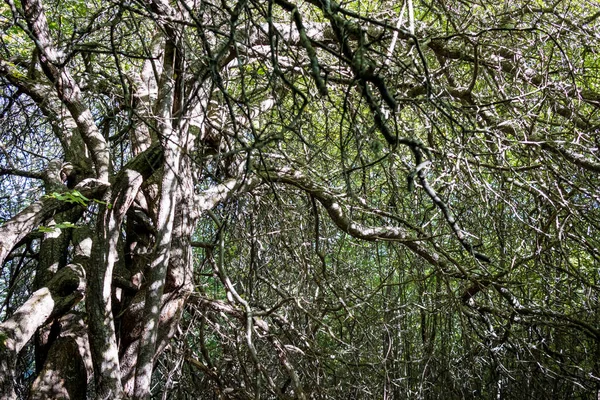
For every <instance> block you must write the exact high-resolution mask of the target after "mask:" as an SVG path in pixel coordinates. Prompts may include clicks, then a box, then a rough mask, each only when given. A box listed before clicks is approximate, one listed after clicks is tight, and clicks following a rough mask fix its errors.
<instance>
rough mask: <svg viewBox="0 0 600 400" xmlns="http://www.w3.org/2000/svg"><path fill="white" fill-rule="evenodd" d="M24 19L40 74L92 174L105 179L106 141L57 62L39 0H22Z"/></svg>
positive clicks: (106, 179) (71, 81)
mask: <svg viewBox="0 0 600 400" xmlns="http://www.w3.org/2000/svg"><path fill="white" fill-rule="evenodd" d="M22 4H23V10H24V11H25V18H26V19H27V24H28V26H29V29H30V31H31V35H32V36H33V38H34V39H35V42H36V46H37V49H38V51H39V58H40V62H41V65H42V69H43V70H44V73H45V74H46V75H47V76H48V78H49V79H50V80H51V81H52V82H53V83H54V86H55V87H56V91H57V93H58V97H59V98H60V99H61V101H62V102H63V103H64V104H65V106H66V107H67V109H68V110H69V112H70V113H71V115H72V116H73V119H74V120H75V123H76V124H77V127H78V128H79V133H80V134H81V136H82V138H83V141H84V142H85V144H86V146H87V147H88V149H89V150H90V152H91V154H92V161H93V162H94V166H95V168H96V177H97V178H98V179H100V180H101V181H104V182H108V173H109V161H110V158H109V151H108V147H107V145H106V140H104V137H103V136H102V134H101V133H100V131H99V130H98V127H97V126H96V124H95V122H94V118H93V116H92V113H91V112H90V109H89V108H88V107H87V106H86V105H85V104H84V102H83V99H82V95H81V89H80V88H79V85H77V83H76V82H75V79H73V77H72V76H71V74H70V72H69V70H68V69H67V68H66V67H65V66H64V65H62V64H61V62H62V60H60V59H59V55H58V51H57V50H56V48H55V47H54V44H53V43H52V40H51V38H50V32H49V29H48V21H47V20H46V15H45V14H44V10H43V7H42V3H41V1H40V0H24V1H23V2H22Z"/></svg>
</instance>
